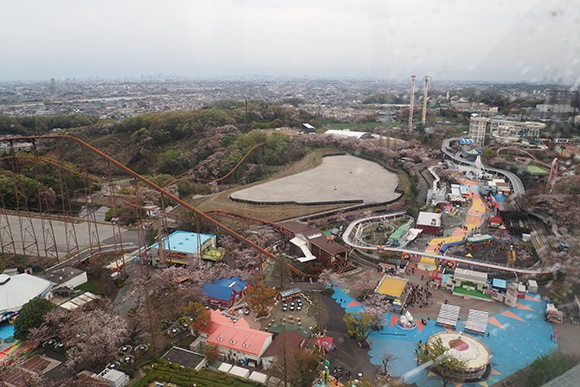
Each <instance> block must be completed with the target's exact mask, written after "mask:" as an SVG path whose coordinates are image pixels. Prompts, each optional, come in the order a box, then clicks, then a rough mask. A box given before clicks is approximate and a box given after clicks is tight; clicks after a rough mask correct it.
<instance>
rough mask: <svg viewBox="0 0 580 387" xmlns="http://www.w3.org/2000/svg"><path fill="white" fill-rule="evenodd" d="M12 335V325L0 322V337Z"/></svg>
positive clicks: (5, 337) (3, 338)
mask: <svg viewBox="0 0 580 387" xmlns="http://www.w3.org/2000/svg"><path fill="white" fill-rule="evenodd" d="M13 335H14V325H11V324H0V339H2V340H5V339H7V338H8V337H10V336H13Z"/></svg>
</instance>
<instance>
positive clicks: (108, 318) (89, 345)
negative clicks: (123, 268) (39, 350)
mask: <svg viewBox="0 0 580 387" xmlns="http://www.w3.org/2000/svg"><path fill="white" fill-rule="evenodd" d="M127 337H128V329H127V323H126V321H125V320H124V319H123V318H121V317H120V316H119V315H117V314H116V313H114V312H113V309H112V305H111V304H110V303H109V302H107V301H105V300H96V301H93V302H90V303H87V304H85V305H83V306H81V307H79V308H77V309H75V310H73V311H68V310H65V309H62V308H59V309H55V310H53V311H51V312H49V313H48V314H47V315H46V318H45V323H44V325H43V326H42V327H40V328H35V329H33V330H31V332H30V337H29V338H30V339H31V340H34V341H39V342H41V341H45V340H48V339H50V338H57V339H58V340H59V341H60V342H62V343H63V344H64V346H65V348H66V356H67V361H66V365H67V366H68V367H69V368H72V369H76V367H77V366H78V365H79V364H80V363H81V362H84V361H99V360H101V361H103V360H104V361H106V360H108V358H109V356H111V355H113V354H114V353H115V352H116V350H117V348H118V347H119V345H120V344H121V343H123V341H125V340H126V339H127Z"/></svg>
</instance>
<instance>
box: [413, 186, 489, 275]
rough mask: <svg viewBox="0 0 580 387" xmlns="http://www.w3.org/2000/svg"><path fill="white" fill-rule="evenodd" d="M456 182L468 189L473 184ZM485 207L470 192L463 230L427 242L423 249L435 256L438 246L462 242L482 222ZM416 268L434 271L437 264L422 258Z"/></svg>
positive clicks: (473, 192)
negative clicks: (469, 204)
mask: <svg viewBox="0 0 580 387" xmlns="http://www.w3.org/2000/svg"><path fill="white" fill-rule="evenodd" d="M458 181H459V182H460V183H462V184H465V185H468V186H469V187H470V188H471V187H472V186H473V184H474V182H473V181H471V180H466V179H458ZM485 211H486V206H485V202H484V201H483V199H482V198H481V195H480V194H479V192H476V191H472V192H471V206H470V207H469V210H468V211H467V216H466V218H465V223H464V226H466V228H467V229H464V228H458V229H455V230H454V231H453V233H452V234H451V235H450V236H448V237H441V238H434V239H432V240H431V241H430V242H429V245H427V248H426V249H425V252H426V253H434V254H436V253H437V252H438V251H439V246H440V245H441V246H442V245H444V244H446V243H453V242H459V241H462V240H464V239H465V238H466V237H467V235H469V233H470V232H471V231H472V230H474V229H476V228H477V227H478V226H479V225H480V224H481V222H482V219H483V215H484V214H485ZM418 266H419V267H420V268H421V269H425V270H428V271H434V270H436V269H437V264H436V263H435V259H434V258H428V257H422V258H421V261H420V262H419V264H418Z"/></svg>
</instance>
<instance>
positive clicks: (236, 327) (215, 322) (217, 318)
mask: <svg viewBox="0 0 580 387" xmlns="http://www.w3.org/2000/svg"><path fill="white" fill-rule="evenodd" d="M210 313H211V324H210V326H209V328H208V329H207V330H204V331H202V334H203V335H204V336H206V339H205V341H206V342H207V343H208V344H214V345H216V346H217V347H218V348H219V350H220V352H221V353H222V354H224V356H226V357H227V358H228V359H230V360H242V361H251V362H254V363H255V364H256V365H257V364H260V362H261V357H262V355H263V354H264V352H266V349H267V348H268V347H269V346H270V344H271V343H272V333H269V332H263V331H260V330H257V329H253V328H251V327H250V325H249V324H248V322H247V321H246V320H245V319H244V318H243V317H242V318H240V319H239V320H237V321H234V320H232V319H231V318H229V317H227V316H224V315H223V314H222V313H221V312H220V311H219V310H215V309H213V310H211V311H210Z"/></svg>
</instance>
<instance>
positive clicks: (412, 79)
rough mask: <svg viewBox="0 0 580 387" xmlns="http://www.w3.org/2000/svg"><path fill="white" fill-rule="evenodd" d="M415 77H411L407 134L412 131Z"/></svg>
mask: <svg viewBox="0 0 580 387" xmlns="http://www.w3.org/2000/svg"><path fill="white" fill-rule="evenodd" d="M415 77H416V76H415V75H411V102H410V103H409V127H408V128H407V133H411V132H412V131H413V104H414V103H415Z"/></svg>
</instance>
